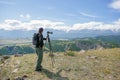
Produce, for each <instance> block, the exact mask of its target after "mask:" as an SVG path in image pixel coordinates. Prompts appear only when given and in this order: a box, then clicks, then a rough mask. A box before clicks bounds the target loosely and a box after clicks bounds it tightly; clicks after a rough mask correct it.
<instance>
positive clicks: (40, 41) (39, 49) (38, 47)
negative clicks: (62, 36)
mask: <svg viewBox="0 0 120 80" xmlns="http://www.w3.org/2000/svg"><path fill="white" fill-rule="evenodd" d="M42 33H43V28H39V31H38V34H37V44H36V54H37V56H38V59H37V65H36V69H35V71H42V65H41V63H42V59H43V46H44V43H43V40H46V38H43V34H42Z"/></svg>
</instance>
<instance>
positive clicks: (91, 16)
mask: <svg viewBox="0 0 120 80" xmlns="http://www.w3.org/2000/svg"><path fill="white" fill-rule="evenodd" d="M80 15H82V16H85V17H90V18H99V17H100V16H95V15H91V14H87V13H83V12H80Z"/></svg>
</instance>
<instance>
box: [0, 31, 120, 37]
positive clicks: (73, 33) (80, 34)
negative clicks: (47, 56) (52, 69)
mask: <svg viewBox="0 0 120 80" xmlns="http://www.w3.org/2000/svg"><path fill="white" fill-rule="evenodd" d="M47 31H51V32H53V34H50V37H51V38H52V39H73V38H84V37H95V36H107V35H119V34H120V31H111V30H86V29H85V30H71V31H69V32H66V31H63V30H54V29H45V30H44V33H43V35H44V37H45V36H46V35H47V34H46V33H47ZM36 32H37V30H31V31H26V30H12V31H8V30H2V29H0V38H1V39H7V38H9V39H10V38H12V39H13V38H32V36H33V34H34V33H36Z"/></svg>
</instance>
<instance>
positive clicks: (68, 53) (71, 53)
mask: <svg viewBox="0 0 120 80" xmlns="http://www.w3.org/2000/svg"><path fill="white" fill-rule="evenodd" d="M67 55H68V56H75V53H74V52H72V51H70V52H67Z"/></svg>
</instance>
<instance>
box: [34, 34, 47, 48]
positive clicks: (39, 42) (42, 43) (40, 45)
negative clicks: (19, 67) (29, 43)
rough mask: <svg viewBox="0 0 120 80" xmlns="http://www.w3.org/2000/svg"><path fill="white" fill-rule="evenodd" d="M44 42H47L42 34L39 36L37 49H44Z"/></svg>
mask: <svg viewBox="0 0 120 80" xmlns="http://www.w3.org/2000/svg"><path fill="white" fill-rule="evenodd" d="M43 40H46V38H43V35H42V34H37V44H36V48H43V46H44V42H43Z"/></svg>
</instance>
